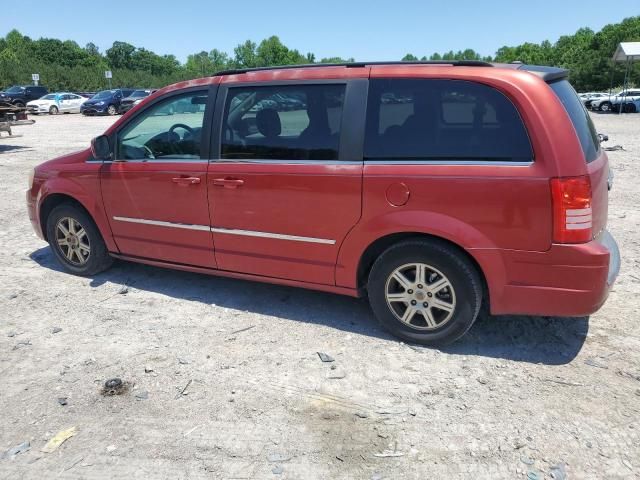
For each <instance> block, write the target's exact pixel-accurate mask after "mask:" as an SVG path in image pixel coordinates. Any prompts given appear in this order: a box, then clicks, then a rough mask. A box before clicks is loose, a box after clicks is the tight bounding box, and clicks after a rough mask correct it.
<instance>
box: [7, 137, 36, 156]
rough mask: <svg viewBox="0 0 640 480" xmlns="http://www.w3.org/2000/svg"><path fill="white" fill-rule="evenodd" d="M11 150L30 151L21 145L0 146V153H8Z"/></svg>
mask: <svg viewBox="0 0 640 480" xmlns="http://www.w3.org/2000/svg"><path fill="white" fill-rule="evenodd" d="M4 138H8V137H4ZM12 150H32V149H31V148H30V147H23V146H22V145H7V144H4V145H3V144H0V153H4V152H10V151H12Z"/></svg>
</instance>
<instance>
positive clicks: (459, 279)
mask: <svg viewBox="0 0 640 480" xmlns="http://www.w3.org/2000/svg"><path fill="white" fill-rule="evenodd" d="M368 293H369V303H370V304H371V308H372V309H373V312H374V313H375V315H376V317H377V318H378V320H379V321H380V323H381V324H382V326H383V327H384V328H386V329H387V330H389V331H390V332H391V333H392V334H394V335H396V336H398V337H400V338H402V339H404V340H408V341H410V342H416V343H421V344H423V345H446V344H448V343H451V342H453V341H455V340H457V339H458V338H460V337H461V336H462V335H464V334H465V333H466V332H467V331H468V330H469V328H471V326H472V325H473V322H474V321H475V319H476V317H477V315H478V312H479V310H480V306H481V303H482V282H481V280H480V276H479V274H478V272H477V270H476V269H475V267H474V266H473V265H472V264H471V262H470V261H469V260H467V258H465V256H464V255H463V254H461V253H460V252H458V251H457V250H456V249H454V248H452V247H450V246H448V245H446V244H444V243H442V242H437V241H430V240H409V241H404V242H400V243H398V244H396V245H394V246H392V247H390V248H389V249H388V250H387V251H385V252H384V253H383V254H382V255H381V256H380V257H379V258H378V260H376V262H375V263H374V264H373V267H372V268H371V272H370V275H369V281H368Z"/></svg>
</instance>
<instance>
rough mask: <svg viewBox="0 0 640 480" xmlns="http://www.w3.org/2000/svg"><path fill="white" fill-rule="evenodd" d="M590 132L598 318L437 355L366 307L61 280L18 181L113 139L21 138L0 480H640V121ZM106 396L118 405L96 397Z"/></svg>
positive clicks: (136, 276)
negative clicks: (602, 219)
mask: <svg viewBox="0 0 640 480" xmlns="http://www.w3.org/2000/svg"><path fill="white" fill-rule="evenodd" d="M594 118H595V122H596V125H597V127H598V129H599V130H600V131H601V132H604V133H608V134H609V137H610V141H609V143H608V144H606V145H607V146H613V145H615V144H619V145H622V146H623V147H624V149H625V150H624V151H614V152H611V153H610V159H611V164H612V167H613V169H614V171H615V173H616V177H615V184H614V189H613V191H612V193H611V198H610V215H609V228H610V230H611V231H612V232H613V234H614V235H615V236H616V238H617V240H618V242H619V244H620V248H621V251H622V256H623V265H622V271H621V274H620V277H619V279H618V283H617V284H616V286H615V288H614V290H613V291H612V293H611V295H610V297H609V301H608V302H607V304H606V305H605V306H604V308H603V309H602V310H601V311H600V312H598V313H596V314H595V315H593V316H591V317H590V318H575V319H556V318H537V317H500V318H492V319H487V320H483V321H479V322H478V323H477V324H476V325H475V326H474V328H473V329H472V330H471V331H470V333H469V334H468V335H467V336H466V337H465V338H464V339H463V340H462V341H460V342H458V343H457V344H455V345H454V346H452V347H450V348H447V349H443V350H437V349H426V348H421V347H413V346H409V345H406V344H404V343H401V342H399V341H397V340H395V339H394V338H391V337H390V336H389V335H387V334H386V333H384V332H383V331H382V330H381V329H380V328H379V327H378V326H377V325H376V323H375V322H374V320H373V317H372V314H371V313H370V311H369V309H368V307H367V305H366V304H365V303H364V302H363V301H361V300H356V299H351V298H346V297H340V296H334V295H329V294H323V293H316V292H310V291H305V290H299V289H292V288H285V287H279V286H273V285H266V284H258V283H251V282H244V281H238V280H230V279H222V278H216V277H209V276H205V275H197V274H188V273H181V272H175V271H169V270H163V269H159V268H152V267H147V266H142V265H135V264H127V263H117V264H116V265H115V266H114V267H113V268H112V269H111V270H110V271H108V272H106V273H104V274H101V275H98V276H96V277H95V278H89V279H87V278H80V277H74V276H72V275H69V274H66V273H63V272H62V271H61V270H60V268H59V267H58V265H57V264H56V263H55V261H54V259H53V256H52V254H51V252H50V250H49V248H48V246H47V245H46V244H45V243H44V242H42V241H41V240H39V239H38V238H37V237H36V236H35V234H34V233H33V232H32V230H31V226H30V224H29V220H28V218H27V214H26V211H25V202H24V192H25V190H26V187H27V185H26V183H27V174H28V172H29V170H30V169H31V168H32V167H33V166H34V165H36V164H38V163H40V162H42V161H44V160H46V159H49V158H52V157H55V156H57V155H61V154H64V153H67V152H70V151H73V150H75V149H79V148H84V147H85V146H86V145H88V142H89V140H90V138H91V137H92V136H94V135H96V134H98V133H100V132H102V131H103V130H104V129H105V128H106V127H107V126H108V125H109V124H110V123H111V122H112V121H113V119H111V118H83V117H80V116H79V115H65V116H56V117H49V116H44V117H37V123H36V124H35V125H33V126H29V127H19V128H16V129H15V130H14V133H20V134H22V135H23V136H22V137H21V138H13V139H6V138H5V139H3V140H1V141H0V174H1V175H2V183H3V186H2V189H0V212H1V215H0V246H1V247H2V248H1V249H0V261H1V265H2V269H0V315H1V316H0V373H1V374H2V379H3V381H4V384H3V385H2V387H1V388H0V399H1V405H2V416H1V420H2V421H1V423H0V477H1V478H11V479H16V478H34V479H39V478H43V477H44V475H45V473H46V474H47V477H51V478H52V477H54V476H57V477H60V478H145V479H147V478H171V479H186V478H189V479H194V478H246V479H257V478H274V479H278V478H283V479H284V478H328V479H333V478H354V479H381V478H389V479H395V478H415V479H424V478H435V479H441V478H472V477H473V478H492V479H494V478H508V479H513V478H523V479H524V478H527V476H528V478H532V479H533V478H539V479H542V478H547V479H549V478H555V479H561V478H565V477H564V476H562V475H563V472H564V473H565V474H566V478H571V479H576V478H589V479H593V478H607V479H617V478H638V477H639V476H640V435H639V432H640V422H639V418H640V354H639V347H640V327H639V326H638V313H639V307H640V269H639V268H638V267H639V265H638V264H639V261H640V237H639V235H638V233H636V227H637V225H639V224H640V207H639V205H640V195H639V189H640V187H639V186H638V185H639V184H640V174H639V170H638V168H637V167H638V162H639V161H640V153H639V152H640V114H638V115H624V116H618V115H594ZM316 352H325V353H327V354H329V355H331V356H332V357H333V358H334V359H335V361H334V362H330V363H324V362H322V361H320V359H319V357H318V355H317V353H316ZM111 377H121V378H122V379H123V380H125V381H126V382H128V383H127V384H126V385H125V387H126V388H125V392H124V393H122V394H121V395H116V396H105V395H103V393H102V392H101V387H102V385H103V384H104V382H105V380H106V379H108V378H111ZM61 403H66V404H65V405H62V404H61ZM70 427H75V428H76V434H75V436H73V437H71V438H69V439H68V440H67V441H66V442H64V443H63V444H62V445H61V446H60V447H59V448H57V449H56V450H54V451H53V452H51V453H44V452H42V449H43V447H44V445H45V444H46V442H47V441H48V440H49V439H51V438H52V437H53V436H54V435H56V434H57V433H58V432H60V431H63V430H66V429H69V428H70ZM23 442H29V443H30V449H29V450H27V451H24V452H22V453H18V454H17V455H11V452H9V453H8V454H6V455H4V458H3V452H5V450H8V449H11V448H12V447H16V446H18V445H20V444H22V443H23ZM554 467H557V468H556V469H555V470H554ZM536 475H538V476H536Z"/></svg>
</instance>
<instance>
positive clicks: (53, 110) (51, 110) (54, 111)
mask: <svg viewBox="0 0 640 480" xmlns="http://www.w3.org/2000/svg"><path fill="white" fill-rule="evenodd" d="M57 114H58V107H56V106H55V105H51V107H50V108H49V115H57Z"/></svg>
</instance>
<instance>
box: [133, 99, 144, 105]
mask: <svg viewBox="0 0 640 480" xmlns="http://www.w3.org/2000/svg"><path fill="white" fill-rule="evenodd" d="M141 101H142V99H140V100H136V101H135V102H133V104H134V105H137V104H139V103H140V102H141Z"/></svg>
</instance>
